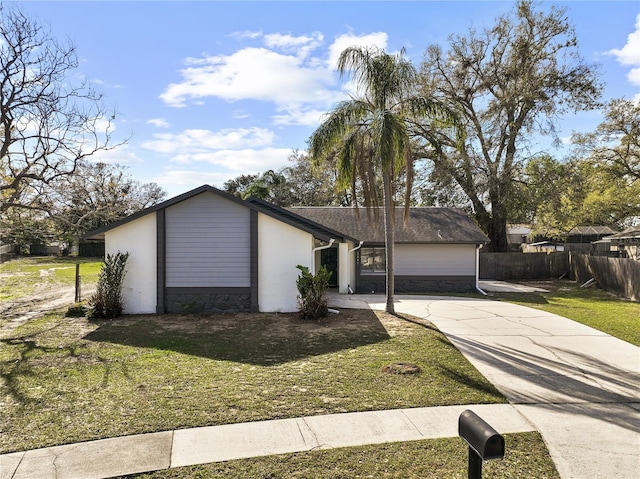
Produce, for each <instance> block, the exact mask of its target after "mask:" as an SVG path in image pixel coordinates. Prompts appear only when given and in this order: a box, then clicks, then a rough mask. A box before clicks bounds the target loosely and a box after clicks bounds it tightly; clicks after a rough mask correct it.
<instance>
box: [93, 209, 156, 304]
mask: <svg viewBox="0 0 640 479" xmlns="http://www.w3.org/2000/svg"><path fill="white" fill-rule="evenodd" d="M118 251H119V252H121V253H127V252H128V253H129V259H128V260H127V265H126V271H127V273H126V274H125V277H124V281H123V285H122V297H123V303H124V313H126V314H146V313H155V312H156V293H157V288H156V284H157V274H156V271H157V266H156V214H155V213H149V214H148V215H145V216H143V217H141V218H138V219H136V220H134V221H130V222H129V223H125V224H123V225H122V226H119V227H117V228H114V229H112V230H110V231H107V232H106V233H105V253H107V254H116V253H117V252H118Z"/></svg>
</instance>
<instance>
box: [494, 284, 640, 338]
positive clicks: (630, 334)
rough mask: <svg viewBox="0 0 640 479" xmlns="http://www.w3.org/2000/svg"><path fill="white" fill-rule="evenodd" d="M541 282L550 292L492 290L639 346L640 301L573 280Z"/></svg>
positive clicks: (501, 296) (507, 299) (502, 295)
mask: <svg viewBox="0 0 640 479" xmlns="http://www.w3.org/2000/svg"><path fill="white" fill-rule="evenodd" d="M523 284H526V283H523ZM540 286H541V287H542V288H544V289H548V290H549V292H548V293H492V297H494V298H496V299H499V300H502V301H509V302H511V303H515V304H521V305H523V306H528V307H530V308H536V309H541V310H543V311H548V312H550V313H554V314H558V315H560V316H564V317H565V318H569V319H573V320H574V321H578V322H579V323H582V324H585V325H587V326H591V327H592V328H595V329H598V330H599V331H603V332H605V333H607V334H610V335H612V336H615V337H616V338H619V339H622V340H624V341H627V342H629V343H631V344H635V345H636V346H640V303H636V302H632V301H627V300H624V299H621V298H618V297H616V296H614V295H612V294H610V293H607V292H606V291H602V290H600V289H597V288H594V287H590V288H581V287H580V286H579V285H578V284H576V283H573V282H570V281H547V282H544V283H543V284H540Z"/></svg>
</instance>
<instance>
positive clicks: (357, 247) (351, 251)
mask: <svg viewBox="0 0 640 479" xmlns="http://www.w3.org/2000/svg"><path fill="white" fill-rule="evenodd" d="M362 243H364V241H360V244H359V245H358V246H356V247H355V248H353V249H350V250H349V254H348V255H347V281H351V269H350V267H351V253H353V252H354V251H356V250H359V249H360V248H362ZM347 294H353V290H352V289H351V285H350V284H347Z"/></svg>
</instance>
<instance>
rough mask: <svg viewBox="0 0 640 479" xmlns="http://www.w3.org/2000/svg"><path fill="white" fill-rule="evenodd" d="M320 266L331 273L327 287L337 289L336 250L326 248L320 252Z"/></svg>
mask: <svg viewBox="0 0 640 479" xmlns="http://www.w3.org/2000/svg"><path fill="white" fill-rule="evenodd" d="M320 265H321V266H324V267H325V268H327V271H329V273H331V276H330V277H329V287H330V288H337V287H338V248H327V249H323V250H321V251H320Z"/></svg>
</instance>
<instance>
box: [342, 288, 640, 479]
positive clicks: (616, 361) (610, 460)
mask: <svg viewBox="0 0 640 479" xmlns="http://www.w3.org/2000/svg"><path fill="white" fill-rule="evenodd" d="M332 299H333V300H334V306H335V307H349V306H350V307H371V308H372V309H377V310H384V307H385V298H384V296H381V295H377V296H375V295H355V296H342V297H333V298H332ZM395 309H396V312H398V313H405V314H411V315H414V316H417V317H420V318H425V319H428V320H429V321H431V322H432V323H434V324H435V325H436V326H437V327H438V328H439V329H440V330H441V331H442V332H443V333H444V334H445V335H446V336H447V337H448V338H449V340H450V341H451V342H452V343H453V344H454V345H455V346H456V347H457V348H458V349H459V350H460V351H461V352H462V354H464V355H465V357H467V359H469V361H471V363H472V364H473V365H474V366H475V367H476V368H477V369H478V370H479V371H480V372H481V373H482V374H483V375H484V376H485V377H486V378H487V379H488V380H489V381H491V383H493V384H494V385H495V386H496V387H497V388H498V389H499V390H500V391H501V392H502V393H503V394H504V395H505V396H506V397H507V398H508V399H509V401H510V402H511V403H512V404H514V405H515V407H516V409H518V411H520V412H521V413H522V414H523V415H524V416H525V417H526V418H527V419H528V420H529V421H530V422H531V423H532V424H533V425H535V426H536V429H537V430H538V431H540V433H541V434H542V437H543V438H544V440H545V442H546V444H547V447H548V448H549V451H550V453H551V456H552V458H553V460H554V462H555V463H556V466H557V468H558V471H559V472H560V475H561V476H562V477H563V478H564V479H602V478H605V477H615V478H618V479H635V478H637V477H638V476H639V472H638V471H640V348H638V347H637V346H634V345H632V344H629V343H627V342H625V341H621V340H619V339H616V338H614V337H612V336H610V335H608V334H605V333H603V332H601V331H597V330H595V329H592V328H589V327H587V326H584V325H582V324H580V323H577V322H575V321H571V320H569V319H567V318H563V317H560V316H556V315H554V314H550V313H546V312H544V311H539V310H536V309H532V308H526V307H523V306H517V305H513V304H509V303H505V302H500V301H491V300H483V299H480V300H478V299H468V298H453V297H449V298H444V297H426V296H397V297H396V303H395Z"/></svg>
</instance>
